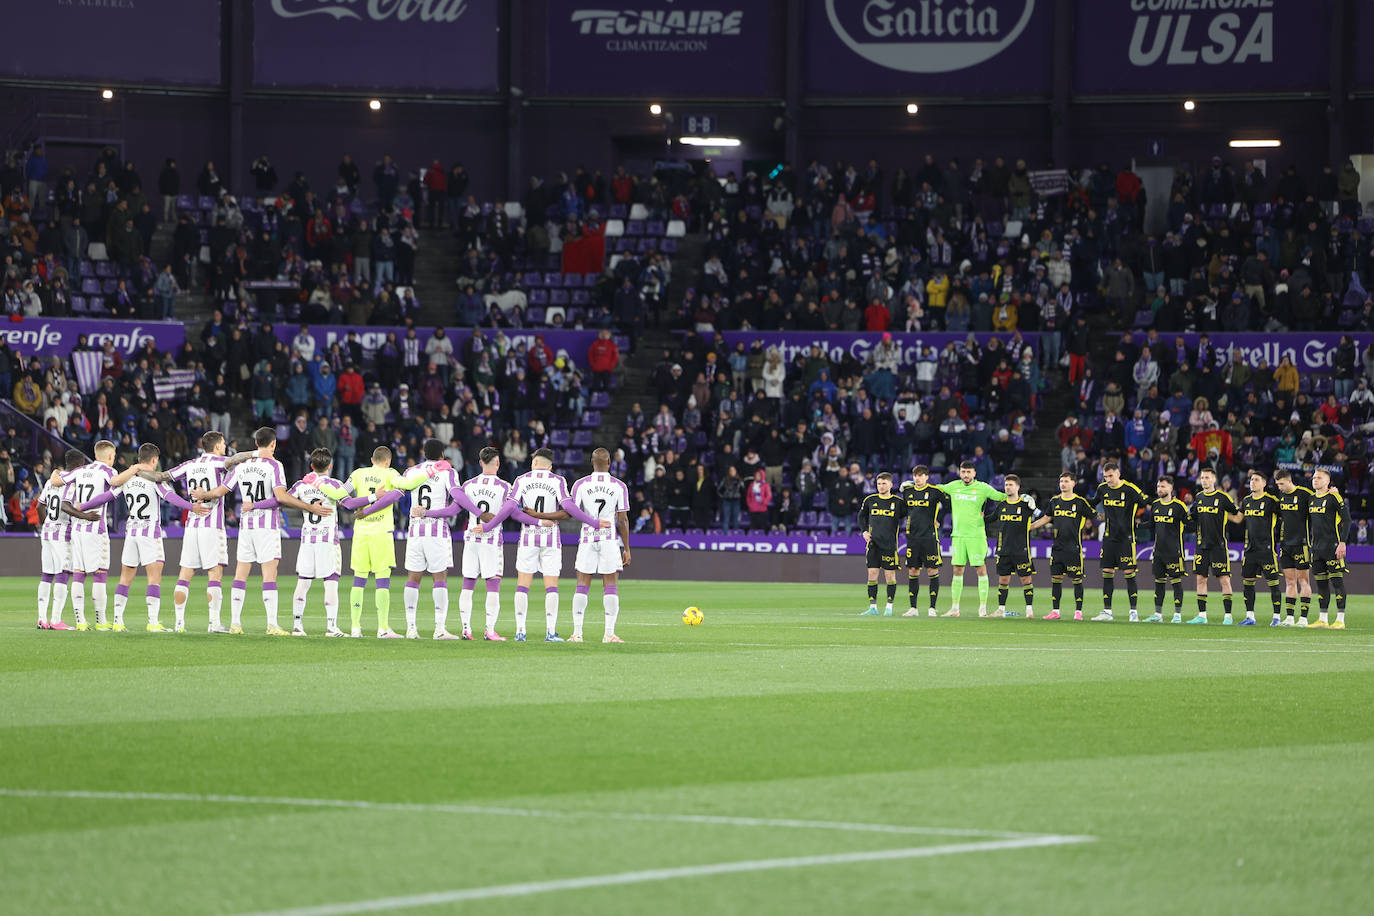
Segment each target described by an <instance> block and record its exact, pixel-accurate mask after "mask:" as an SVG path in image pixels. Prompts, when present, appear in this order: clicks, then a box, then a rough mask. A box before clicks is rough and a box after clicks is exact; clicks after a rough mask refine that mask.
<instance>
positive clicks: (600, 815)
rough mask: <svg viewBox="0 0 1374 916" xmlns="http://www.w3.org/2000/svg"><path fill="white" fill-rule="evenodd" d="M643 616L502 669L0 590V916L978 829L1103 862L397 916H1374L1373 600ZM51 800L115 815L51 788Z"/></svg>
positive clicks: (453, 907)
mask: <svg viewBox="0 0 1374 916" xmlns="http://www.w3.org/2000/svg"><path fill="white" fill-rule="evenodd" d="M293 585H294V582H293V581H291V580H289V579H288V580H287V581H285V582H283V587H282V595H283V602H282V603H283V605H284V606H287V605H289V595H290V593H291V587H292V586H293ZM141 591H142V589H141V583H140V584H139V585H137V586H136V587H135V589H134V592H135V594H140V593H141ZM394 591H395V593H396V597H395V598H394V599H393V611H392V614H393V617H392V619H393V622H394V621H395V620H396V619H397V617H398V616H400V615H401V613H402V612H401V611H400V610H399V604H400V601H399V593H400V589H399V588H396V589H395V590H394ZM455 591H456V590H455ZM509 591H510V588H509V586H508V592H507V596H506V600H505V604H504V607H503V612H502V623H501V626H500V629H501V630H502V631H503V632H504V633H505V634H506V635H510V633H511V630H512V624H511V610H510V603H509ZM571 591H572V590H571V588H570V587H567V586H565V590H564V601H563V613H562V616H561V623H562V626H561V628H562V630H563V631H564V633H565V634H566V633H567V632H568V630H569V623H570V612H569V605H570V600H571ZM621 591H622V605H623V608H624V609H623V610H622V612H621V619H620V624H619V625H618V627H617V630H618V632H619V633H620V635H622V636H623V637H624V638H625V639H626V640H627V642H628V644H627V645H624V646H603V645H601V644H600V637H601V625H600V606H599V605H600V600H599V590H597V592H596V593H595V594H594V595H593V601H592V608H591V610H590V611H589V614H588V621H589V622H588V627H587V637H588V642H587V643H586V644H584V645H580V646H578V645H571V644H564V645H546V644H545V643H543V642H542V641H539V642H530V643H527V644H523V645H519V644H515V643H513V642H508V643H504V644H500V645H496V644H490V643H481V642H477V643H435V642H433V641H431V640H424V641H422V642H419V643H414V642H405V641H395V642H379V641H377V640H374V639H365V640H358V641H353V640H326V639H324V638H322V637H320V636H318V635H316V636H312V637H311V638H309V639H304V640H302V639H282V638H278V639H269V638H267V637H264V636H256V635H250V636H243V637H227V636H219V637H211V636H208V635H206V634H204V633H203V632H202V631H203V629H204V620H205V612H204V609H203V606H204V595H203V590H201V589H199V588H197V592H199V594H197V595H196V596H194V597H193V600H192V612H191V620H192V622H193V624H194V627H193V629H194V630H195V631H196V632H194V633H191V634H187V635H183V636H174V635H166V636H151V635H148V634H145V633H143V632H141V630H142V627H141V620H142V609H141V604H142V602H141V600H136V601H133V602H131V607H130V611H129V620H130V622H131V623H134V622H140V625H139V626H135V627H133V628H132V629H131V632H129V633H128V634H108V633H44V632H38V631H36V630H34V629H33V619H34V614H33V612H32V611H31V610H30V609H31V608H32V607H33V603H34V599H33V593H34V581H32V580H18V579H8V580H0V607H4V608H7V610H5V611H0V700H3V702H0V792H7V793H9V794H0V862H3V863H4V865H3V867H0V901H3V903H0V912H13V913H24V914H47V913H71V914H78V913H79V914H87V913H102V914H141V916H142V914H163V913H166V914H199V913H207V914H238V913H248V912H263V911H268V912H275V911H280V910H283V909H287V908H292V907H310V906H316V905H322V904H342V903H350V902H356V901H367V900H374V899H377V898H390V897H398V896H400V897H404V896H407V895H415V894H425V893H430V892H446V891H457V890H462V889H471V888H479V889H480V888H491V887H494V886H501V885H512V884H520V883H524V882H545V881H554V880H558V879H569V878H582V877H587V876H603V875H617V874H622V873H628V872H637V871H642V870H649V869H660V868H679V867H687V866H696V865H711V864H717V863H737V862H752V861H758V860H769V859H792V858H796V857H806V856H831V855H836V854H845V853H876V852H878V851H881V850H893V849H913V848H921V849H924V848H927V847H943V846H946V845H949V844H966V843H985V842H988V841H989V840H990V839H992V840H996V839H997V838H996V837H989V836H988V835H959V834H958V833H957V831H989V832H1013V833H1024V834H1035V835H1055V836H1087V837H1092V838H1094V839H1093V841H1092V842H1086V843H1078V844H1069V845H1052V846H1044V847H1038V848H1010V849H1000V850H988V851H964V852H959V851H946V852H947V854H941V855H931V856H929V857H916V854H914V853H913V854H911V857H907V858H900V859H894V860H882V859H875V860H873V861H851V862H847V863H844V864H825V865H819V864H818V865H811V866H808V867H801V868H768V869H759V870H753V871H748V872H744V873H733V874H732V873H726V874H707V875H695V876H686V877H671V876H669V877H665V878H663V879H662V880H650V881H642V882H638V883H630V884H625V885H623V886H592V887H584V888H575V889H567V888H554V889H546V891H545V892H543V893H538V894H524V895H519V896H506V895H501V896H494V897H491V898H490V899H474V900H466V901H462V900H454V899H452V898H441V899H443V900H444V901H445V902H440V903H437V904H435V905H430V906H421V907H416V908H413V909H407V910H404V911H403V912H415V913H420V914H430V913H450V912H453V913H457V912H464V913H466V912H474V913H482V914H514V913H547V914H565V913H595V914H644V913H646V912H652V913H654V914H655V916H677V914H684V916H686V914H700V913H740V914H746V913H747V914H774V913H776V914H796V913H832V912H834V913H838V912H845V913H865V914H868V913H893V914H910V913H915V912H940V913H986V912H994V911H1012V912H1018V913H1054V914H1064V913H1085V914H1086V913H1092V914H1097V913H1103V912H1111V913H1141V914H1157V913H1161V912H1183V911H1187V912H1205V913H1247V914H1253V913H1296V912H1326V913H1333V914H1334V913H1350V912H1360V911H1366V907H1367V906H1368V884H1367V882H1368V875H1369V874H1370V873H1371V869H1374V832H1371V830H1370V824H1371V823H1374V801H1371V797H1372V796H1371V792H1370V788H1369V776H1368V773H1369V771H1370V768H1371V766H1374V715H1371V713H1370V709H1371V707H1374V599H1371V598H1366V597H1363V596H1361V597H1355V598H1352V601H1351V606H1352V611H1351V614H1350V624H1351V628H1350V629H1349V630H1346V631H1344V632H1319V631H1298V630H1285V629H1274V630H1271V629H1268V628H1264V627H1259V628H1254V629H1249V628H1247V629H1243V630H1242V629H1237V628H1234V627H1227V628H1222V627H1220V626H1215V625H1214V626H1208V627H1182V626H1178V627H1175V626H1167V625H1166V626H1146V625H1128V624H1126V623H1124V622H1118V623H1115V624H1111V625H1101V624H1088V623H1081V624H1076V623H1072V622H1067V621H1065V622H1060V623H1050V622H1040V621H1036V622H1025V621H1012V620H1007V621H1001V620H978V619H976V618H973V619H970V618H968V617H964V618H963V619H960V620H942V619H941V620H931V619H927V618H922V619H920V620H904V619H901V618H895V619H872V618H865V619H860V618H858V617H856V616H854V615H855V612H856V611H858V610H861V609H862V606H863V604H864V598H863V590H862V586H845V587H838V586H816V585H788V584H775V585H766V586H765V585H746V584H731V583H719V582H713V583H698V582H670V583H650V582H635V581H628V582H626V583H624V584H623V586H622V590H621ZM345 594H346V590H345ZM904 597H905V589H904V588H903V590H902V598H903V600H904ZM1142 597H1143V598H1144V603H1145V604H1147V605H1148V603H1149V602H1150V598H1149V597H1148V596H1142ZM312 598H313V601H312V606H311V610H310V613H309V617H308V619H307V623H308V624H309V625H310V629H311V632H312V633H315V634H318V633H321V632H323V621H322V615H323V611H322V607H321V604H320V602H321V600H322V599H321V595H320V593H319V590H318V588H317V589H316V590H315V592H314V594H313V595H312ZM1014 598H1019V593H1015V594H1014ZM1039 599H1040V603H1042V604H1046V603H1047V600H1048V593H1047V590H1044V589H1042V590H1041V592H1040V595H1039ZM947 600H948V599H947V598H946V599H944V600H943V601H942V605H943V604H945V603H947ZM1096 601H1097V596H1096V594H1090V596H1089V604H1088V606H1089V607H1090V608H1094V609H1095V602H1096ZM534 603H535V604H538V602H537V601H536V602H534ZM688 603H691V604H697V605H700V606H701V607H702V609H703V610H704V611H705V613H706V621H705V623H704V624H703V625H702V626H700V627H696V628H688V627H685V626H683V625H682V624H681V622H680V620H679V614H680V611H681V608H682V607H683V606H684V605H686V604H688ZM1015 603H1016V602H1015V601H1013V604H1015ZM1237 603H1238V604H1239V597H1238V598H1237ZM452 604H453V609H452V611H451V620H452V621H454V622H455V625H456V617H457V600H456V594H455V596H454V600H453V602H452ZM477 604H478V611H477V613H478V614H479V615H480V614H481V599H480V597H479V599H478V601H477ZM965 604H966V605H967V604H968V600H967V598H966V600H965ZM1118 604H1124V599H1123V598H1122V596H1118ZM1213 604H1214V605H1215V604H1216V602H1213ZM168 605H169V606H168V608H167V609H166V610H164V612H163V620H164V622H165V623H170V620H171V612H170V601H169V602H168ZM249 605H250V607H249V610H248V613H247V614H246V616H245V624H246V626H247V628H248V630H249V632H250V633H260V632H261V631H262V626H263V618H262V610H261V606H260V602H259V601H258V599H257V595H256V591H253V592H251V593H250V599H249ZM1189 605H1191V595H1190V596H1189ZM1268 607H1269V605H1268V598H1267V596H1265V597H1263V598H1261V600H1260V602H1259V608H1260V615H1259V616H1260V618H1261V622H1262V623H1263V622H1265V621H1267V618H1268ZM1189 610H1191V608H1189ZM1217 610H1218V609H1217V608H1215V607H1214V608H1213V614H1214V619H1216V617H1217V616H1218V615H1217V613H1216V612H1217ZM226 613H227V612H226ZM284 613H285V614H287V615H288V616H289V611H285V610H284ZM345 613H346V610H345ZM66 619H67V621H68V622H71V611H70V608H68V612H67V615H66ZM226 619H227V618H226ZM420 621H421V630H422V632H427V628H428V626H429V623H430V622H431V621H432V605H430V603H429V600H428V590H427V589H426V590H425V591H424V592H423V593H422V599H421V608H420ZM371 622H372V615H371V612H370V611H369V612H368V614H367V615H366V617H365V620H364V625H365V629H366V627H367V626H368V625H370V624H371ZM531 622H532V624H533V627H532V633H533V634H535V635H534V638H536V639H539V638H541V637H542V633H543V626H542V618H541V616H540V615H539V614H538V613H532V614H531ZM14 790H36V792H37V793H40V794H33V795H27V796H24V795H16V794H13V792H14ZM61 792H67V793H107V794H104V795H99V794H97V795H95V796H87V797H73V796H71V795H68V796H66V797H62V796H60V795H55V794H41V793H61ZM148 793H153V794H157V795H188V796H194V797H192V798H166V797H162V798H148V797H141V798H140V797H135V796H136V795H140V794H142V795H146V794H148ZM210 795H215V796H241V797H244V798H246V799H258V800H259V801H243V800H237V801H235V800H229V799H224V798H221V799H219V800H213V799H208V798H205V797H204V796H210ZM262 799H277V800H278V801H275V802H273V801H261V800H262ZM293 799H295V800H304V799H331V800H344V801H350V802H361V803H371V804H363V805H358V806H353V807H319V806H306V805H305V804H303V803H300V802H296V803H291V800H293ZM385 803H393V804H385ZM407 804H408V805H410V807H406V805H407ZM435 806H451V807H447V808H438V807H435ZM453 806H456V807H453ZM626 814H634V815H643V816H642V817H624V815H626ZM670 815H708V816H720V817H731V818H763V819H791V820H794V821H831V822H843V823H847V824H868V825H896V826H900V827H921V828H945V829H947V830H950V831H955V833H954V834H952V835H946V834H941V833H937V832H901V831H894V832H880V831H876V830H872V829H869V830H859V829H831V828H828V827H823V826H817V825H806V824H795V823H794V824H791V825H782V824H776V823H773V824H758V823H742V822H737V821H736V822H720V821H712V820H709V819H702V818H697V819H695V820H691V819H686V818H682V817H677V818H676V819H674V818H673V817H669V816H670ZM527 890H528V889H527ZM484 893H485V892H484ZM511 893H513V892H511ZM381 911H384V912H389V911H392V910H389V909H388V910H381ZM324 912H342V910H335V911H329V910H326V911H324Z"/></svg>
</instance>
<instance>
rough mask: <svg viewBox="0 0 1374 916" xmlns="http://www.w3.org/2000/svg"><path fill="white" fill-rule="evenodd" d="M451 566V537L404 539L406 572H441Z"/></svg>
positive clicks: (446, 570)
mask: <svg viewBox="0 0 1374 916" xmlns="http://www.w3.org/2000/svg"><path fill="white" fill-rule="evenodd" d="M452 568H453V538H435V537H416V538H409V539H408V540H407V541H406V572H418V573H426V572H427V573H441V572H448V571H449V570H450V569H452ZM498 575H499V573H498Z"/></svg>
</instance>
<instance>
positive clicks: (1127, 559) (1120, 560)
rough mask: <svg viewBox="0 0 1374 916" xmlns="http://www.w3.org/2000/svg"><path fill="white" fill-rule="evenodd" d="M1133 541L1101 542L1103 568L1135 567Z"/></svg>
mask: <svg viewBox="0 0 1374 916" xmlns="http://www.w3.org/2000/svg"><path fill="white" fill-rule="evenodd" d="M1135 565H1136V561H1135V541H1126V540H1120V541H1118V540H1110V541H1103V542H1102V568H1103V569H1135Z"/></svg>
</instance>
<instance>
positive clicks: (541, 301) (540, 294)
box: [528, 289, 549, 311]
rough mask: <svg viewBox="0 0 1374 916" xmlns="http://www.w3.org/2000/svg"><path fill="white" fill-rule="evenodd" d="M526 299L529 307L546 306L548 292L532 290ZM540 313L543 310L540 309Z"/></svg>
mask: <svg viewBox="0 0 1374 916" xmlns="http://www.w3.org/2000/svg"><path fill="white" fill-rule="evenodd" d="M528 298H529V303H530V305H531V306H535V305H548V304H549V291H548V290H546V289H532V290H530V292H529V297H528ZM540 311H543V309H540Z"/></svg>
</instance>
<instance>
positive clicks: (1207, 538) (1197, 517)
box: [1188, 468, 1241, 624]
mask: <svg viewBox="0 0 1374 916" xmlns="http://www.w3.org/2000/svg"><path fill="white" fill-rule="evenodd" d="M1197 482H1198V486H1200V487H1201V488H1202V490H1201V492H1200V493H1198V494H1197V495H1196V496H1194V497H1193V505H1192V507H1191V508H1190V510H1189V515H1190V517H1191V518H1192V522H1193V527H1194V528H1196V530H1197V545H1196V547H1195V548H1194V553H1193V573H1194V574H1195V575H1196V577H1197V616H1196V617H1194V618H1193V619H1192V620H1190V621H1188V622H1189V623H1194V624H1198V623H1206V622H1207V579H1208V578H1209V577H1210V576H1216V577H1217V579H1218V580H1220V582H1221V606H1222V609H1223V612H1224V614H1225V617H1224V618H1223V619H1222V623H1224V624H1229V623H1231V622H1232V621H1231V600H1232V598H1231V594H1232V593H1231V560H1230V557H1229V555H1228V553H1227V546H1226V523H1227V522H1228V521H1231V522H1239V521H1241V516H1240V514H1239V513H1237V512H1236V504H1235V503H1233V502H1232V501H1231V497H1230V496H1228V495H1226V494H1225V493H1224V492H1222V491H1221V490H1218V489H1217V475H1216V472H1215V471H1213V470H1212V469H1211V468H1203V469H1202V470H1201V471H1199V472H1198V475H1197Z"/></svg>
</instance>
